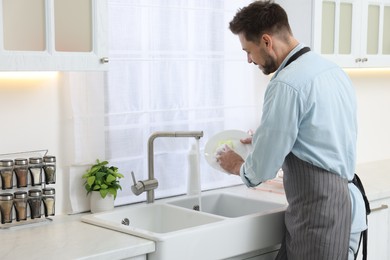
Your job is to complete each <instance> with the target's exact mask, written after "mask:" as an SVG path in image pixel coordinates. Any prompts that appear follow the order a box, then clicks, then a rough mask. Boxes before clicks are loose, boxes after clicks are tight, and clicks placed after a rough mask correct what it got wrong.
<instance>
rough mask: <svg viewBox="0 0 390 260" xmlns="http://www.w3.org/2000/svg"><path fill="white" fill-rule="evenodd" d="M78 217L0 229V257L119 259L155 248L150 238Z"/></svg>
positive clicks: (59, 218)
mask: <svg viewBox="0 0 390 260" xmlns="http://www.w3.org/2000/svg"><path fill="white" fill-rule="evenodd" d="M81 216H82V214H78V215H73V216H67V215H61V216H55V217H54V218H53V219H54V220H53V221H52V222H50V223H40V224H32V225H31V226H24V227H14V228H11V229H4V230H0V234H1V239H0V259H2V260H6V259H7V260H8V259H12V260H14V259H18V260H21V259H29V260H34V259H37V260H42V259H123V258H128V257H133V256H137V255H142V254H147V253H150V252H153V251H154V250H155V244H154V242H153V241H149V240H146V239H142V238H138V237H134V236H129V235H127V234H123V233H120V232H116V231H112V230H109V229H104V228H100V227H97V226H93V225H89V224H86V223H83V222H81V220H80V217H81Z"/></svg>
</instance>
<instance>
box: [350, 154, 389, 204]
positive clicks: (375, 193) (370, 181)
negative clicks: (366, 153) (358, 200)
mask: <svg viewBox="0 0 390 260" xmlns="http://www.w3.org/2000/svg"><path fill="white" fill-rule="evenodd" d="M356 173H357V175H358V176H359V177H360V180H361V181H362V183H363V186H364V189H365V191H366V195H367V198H368V200H369V201H373V200H378V199H383V198H390V160H382V161H375V162H369V163H363V164H359V165H357V167H356Z"/></svg>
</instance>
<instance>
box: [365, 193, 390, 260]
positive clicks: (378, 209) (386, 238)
mask: <svg viewBox="0 0 390 260" xmlns="http://www.w3.org/2000/svg"><path fill="white" fill-rule="evenodd" d="M389 206H390V198H388V199H382V200H375V201H371V202H370V207H371V214H370V215H369V216H368V244H367V259H390V247H389V244H390V210H389ZM359 255H360V257H358V259H361V255H362V247H361V248H360V250H359Z"/></svg>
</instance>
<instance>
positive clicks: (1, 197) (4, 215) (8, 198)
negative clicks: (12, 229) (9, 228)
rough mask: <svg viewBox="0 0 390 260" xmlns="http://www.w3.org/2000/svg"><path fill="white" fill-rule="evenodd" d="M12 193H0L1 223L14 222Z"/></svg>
mask: <svg viewBox="0 0 390 260" xmlns="http://www.w3.org/2000/svg"><path fill="white" fill-rule="evenodd" d="M12 200H13V196H12V193H3V194H0V211H1V223H2V224H5V223H11V222H12V203H13V202H12Z"/></svg>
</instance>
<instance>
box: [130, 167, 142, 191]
mask: <svg viewBox="0 0 390 260" xmlns="http://www.w3.org/2000/svg"><path fill="white" fill-rule="evenodd" d="M131 177H132V178H133V183H134V185H132V186H131V191H132V192H133V193H134V194H135V195H137V196H138V195H140V194H141V193H142V192H144V191H145V185H144V183H143V182H142V181H138V182H137V181H136V180H135V176H134V172H133V171H131Z"/></svg>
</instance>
